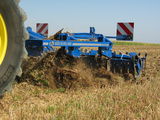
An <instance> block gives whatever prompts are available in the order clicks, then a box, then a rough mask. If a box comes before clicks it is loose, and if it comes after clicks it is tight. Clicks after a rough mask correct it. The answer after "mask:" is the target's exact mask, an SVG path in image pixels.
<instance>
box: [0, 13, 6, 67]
mask: <svg viewBox="0 0 160 120" xmlns="http://www.w3.org/2000/svg"><path fill="white" fill-rule="evenodd" d="M7 42H8V40H7V28H6V24H5V22H4V19H3V17H2V15H1V14H0V65H1V64H2V62H3V60H4V58H5V55H6V51H7Z"/></svg>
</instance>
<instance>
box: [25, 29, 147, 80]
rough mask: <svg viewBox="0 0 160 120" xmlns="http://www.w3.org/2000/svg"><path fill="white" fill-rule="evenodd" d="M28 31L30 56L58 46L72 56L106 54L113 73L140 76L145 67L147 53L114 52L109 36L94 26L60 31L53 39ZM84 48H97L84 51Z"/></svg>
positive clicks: (27, 47)
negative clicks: (77, 31) (100, 32)
mask: <svg viewBox="0 0 160 120" xmlns="http://www.w3.org/2000/svg"><path fill="white" fill-rule="evenodd" d="M27 31H28V32H29V35H30V38H29V40H26V42H25V47H26V49H27V52H28V55H29V56H41V55H43V53H48V52H55V51H56V47H61V48H63V49H64V50H65V51H66V54H68V55H70V56H72V57H82V56H99V57H102V56H104V57H106V58H107V59H108V60H109V61H110V68H111V71H112V72H113V73H114V72H118V73H132V74H133V75H134V76H135V77H138V76H140V74H141V72H142V70H143V69H144V64H145V61H146V56H147V55H145V57H142V58H141V57H140V56H139V55H138V54H137V53H134V52H131V53H128V54H122V53H120V54H116V53H115V52H112V46H113V43H112V42H111V41H110V40H109V39H108V37H105V36H104V35H102V34H96V33H95V28H94V27H91V28H90V33H59V34H57V35H56V36H55V38H56V39H53V40H46V38H45V37H44V36H43V35H41V34H39V33H35V32H33V31H32V29H31V28H27ZM82 48H86V49H88V48H97V50H85V51H84V50H82ZM107 59H106V60H107Z"/></svg>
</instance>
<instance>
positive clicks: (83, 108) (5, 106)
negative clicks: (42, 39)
mask: <svg viewBox="0 0 160 120" xmlns="http://www.w3.org/2000/svg"><path fill="white" fill-rule="evenodd" d="M113 49H114V50H115V51H117V52H124V53H125V52H133V51H134V52H138V53H139V52H140V53H148V58H147V69H146V70H145V71H144V73H143V74H142V76H141V78H139V79H138V80H137V81H138V82H135V81H132V80H125V79H124V78H122V77H120V76H119V75H113V74H111V73H108V74H109V75H108V76H106V77H107V78H100V77H99V78H93V76H92V74H90V72H92V71H90V70H88V69H86V68H85V67H84V66H83V65H81V67H79V66H78V65H79V64H78V65H77V67H76V70H77V71H78V72H80V75H82V76H83V77H82V78H81V76H77V74H76V73H75V71H71V70H70V71H68V70H65V74H64V75H68V76H69V75H70V74H69V73H71V72H73V75H72V76H69V78H72V79H76V78H77V79H78V82H72V86H71V85H68V84H65V86H66V88H63V87H62V85H61V84H58V85H53V86H49V85H48V84H49V83H50V84H51V83H52V81H49V83H48V82H46V81H45V80H44V79H43V80H42V78H44V75H46V76H50V77H51V78H50V79H53V78H52V75H51V73H46V71H45V72H44V71H42V70H43V67H44V65H43V61H42V63H41V64H39V65H37V66H36V67H35V68H34V69H33V68H32V69H31V66H32V65H28V66H27V65H25V66H27V67H24V72H25V73H24V75H23V76H22V77H23V79H22V81H21V82H19V84H15V86H14V88H13V90H12V91H11V92H8V93H6V94H5V96H4V97H3V98H2V99H0V119H1V120H133V119H134V120H159V119H160V45H152V44H151V45H141V44H136V45H122V44H119V45H115V46H114V48H113ZM34 62H36V60H34ZM34 62H33V63H32V64H34ZM26 64H27V63H26ZM28 64H29V63H28ZM46 66H49V67H47V69H49V68H50V67H51V63H48V64H47V65H46V64H45V67H46ZM53 66H54V65H53ZM83 67H84V68H83ZM37 68H38V70H41V72H37ZM80 68H81V69H80ZM27 69H29V70H28V71H27ZM79 69H80V70H79ZM30 70H31V72H30ZM52 70H55V69H53V68H52ZM63 70H64V69H63ZM53 72H54V71H53ZM56 72H57V73H61V70H59V69H58V68H57V69H56ZM68 72H69V73H68ZM101 72H103V71H99V74H100V73H101ZM40 74H41V75H42V76H40ZM102 74H103V73H102ZM35 77H36V78H35ZM32 79H33V81H34V82H31V80H32ZM46 79H47V78H46ZM48 79H49V78H48ZM57 79H58V77H57ZM92 79H94V80H93V81H94V82H92ZM37 80H40V81H41V83H37ZM42 83H43V85H44V86H42V85H41V84H42ZM83 83H84V84H83ZM54 84H55V83H54ZM57 86H58V87H57ZM68 86H69V87H68ZM68 88H71V89H68Z"/></svg>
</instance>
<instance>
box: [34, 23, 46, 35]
mask: <svg viewBox="0 0 160 120" xmlns="http://www.w3.org/2000/svg"><path fill="white" fill-rule="evenodd" d="M36 29H37V33H40V34H42V35H44V36H45V37H48V23H37V27H36Z"/></svg>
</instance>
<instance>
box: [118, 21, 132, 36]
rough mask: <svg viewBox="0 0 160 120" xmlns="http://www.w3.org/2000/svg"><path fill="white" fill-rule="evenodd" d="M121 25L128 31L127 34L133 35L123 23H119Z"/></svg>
mask: <svg viewBox="0 0 160 120" xmlns="http://www.w3.org/2000/svg"><path fill="white" fill-rule="evenodd" d="M119 26H120V27H121V28H122V29H123V30H124V31H125V32H126V33H127V35H132V33H131V32H130V31H129V29H128V28H127V27H126V26H125V25H124V24H123V23H119Z"/></svg>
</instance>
